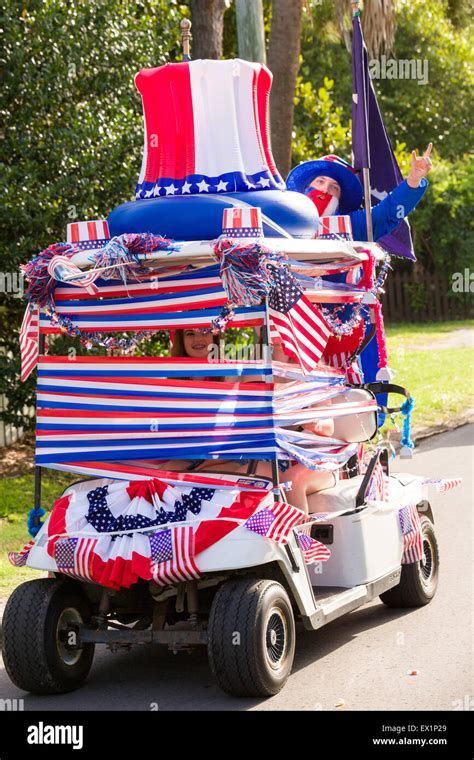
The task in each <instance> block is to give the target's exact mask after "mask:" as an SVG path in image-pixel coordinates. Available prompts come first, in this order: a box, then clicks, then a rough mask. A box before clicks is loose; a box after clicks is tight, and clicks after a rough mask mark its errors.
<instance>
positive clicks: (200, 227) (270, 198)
mask: <svg viewBox="0 0 474 760" xmlns="http://www.w3.org/2000/svg"><path fill="white" fill-rule="evenodd" d="M135 82H136V85H137V88H138V90H139V92H140V93H141V96H142V101H143V112H144V121H145V141H144V150H143V161H142V167H141V171H140V176H139V178H138V184H137V186H136V193H135V200H134V201H130V202H127V203H123V204H122V205H121V206H118V207H117V208H115V209H114V210H113V211H112V212H111V214H110V215H109V218H108V222H109V227H110V232H111V234H112V236H115V235H121V234H123V233H127V232H128V233H134V232H138V233H139V232H151V233H153V234H155V235H162V236H164V237H166V238H171V239H173V240H213V239H215V238H217V237H219V235H220V234H221V229H222V213H223V211H224V209H225V208H249V207H256V206H258V207H259V208H261V210H262V222H263V232H264V235H266V236H267V237H303V238H312V237H313V235H314V233H315V231H316V227H317V223H318V213H317V210H316V206H315V205H314V204H313V203H312V201H311V200H310V199H309V198H308V197H306V196H305V195H302V194H301V193H293V192H288V191H287V190H286V189H285V183H284V182H283V180H282V178H281V176H280V174H279V173H278V169H277V168H276V166H275V161H274V159H273V156H272V151H271V145H270V120H269V95H270V88H271V83H272V75H271V73H270V71H269V70H268V69H267V68H266V67H265V66H263V65H261V64H259V63H250V62H249V61H241V60H240V59H235V60H228V61H210V60H209V61H208V60H196V61H189V62H183V63H168V64H166V65H164V66H160V67H158V68H154V69H144V70H142V71H140V72H139V73H138V74H137V76H136V78H135Z"/></svg>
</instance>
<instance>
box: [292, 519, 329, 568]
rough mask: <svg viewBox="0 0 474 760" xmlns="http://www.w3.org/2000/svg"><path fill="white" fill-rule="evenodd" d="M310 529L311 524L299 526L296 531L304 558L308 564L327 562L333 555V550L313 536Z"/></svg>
mask: <svg viewBox="0 0 474 760" xmlns="http://www.w3.org/2000/svg"><path fill="white" fill-rule="evenodd" d="M310 531H311V525H308V526H303V527H302V528H299V529H298V531H297V533H296V538H297V540H298V545H299V547H300V549H301V553H302V555H303V559H304V561H305V563H306V564H307V565H311V564H313V563H314V562H325V561H326V560H328V559H329V557H330V556H331V550H330V549H328V547H327V546H326V545H325V544H323V543H321V541H317V540H316V539H315V538H312V537H311V536H310V535H309V533H310Z"/></svg>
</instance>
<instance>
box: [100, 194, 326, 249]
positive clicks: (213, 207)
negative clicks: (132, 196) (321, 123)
mask: <svg viewBox="0 0 474 760" xmlns="http://www.w3.org/2000/svg"><path fill="white" fill-rule="evenodd" d="M243 205H245V206H259V207H260V208H261V209H262V217H263V232H264V235H265V237H288V236H290V237H296V238H312V237H313V236H314V232H315V230H316V227H317V223H318V212H317V210H316V207H315V206H314V204H313V203H312V201H311V200H310V199H309V198H308V197H307V196H305V195H303V194H302V193H295V192H292V191H290V190H256V191H250V192H246V193H219V194H214V193H209V194H206V195H189V196H170V197H168V198H166V197H162V198H147V199H143V200H137V201H130V202H128V203H122V205H121V206H117V208H115V209H114V210H113V211H112V212H111V214H110V215H109V218H108V223H109V228H110V234H111V235H112V236H115V235H122V234H123V233H125V232H151V233H153V234H154V235H162V236H163V237H167V238H171V240H213V239H214V238H216V237H218V236H219V235H220V234H221V232H222V212H223V210H224V209H225V208H231V207H235V206H237V207H239V206H243Z"/></svg>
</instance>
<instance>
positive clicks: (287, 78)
mask: <svg viewBox="0 0 474 760" xmlns="http://www.w3.org/2000/svg"><path fill="white" fill-rule="evenodd" d="M272 8H273V10H272V26H271V31H270V42H269V45H268V67H269V68H270V70H271V72H272V73H273V77H274V79H273V87H272V94H271V100H270V108H271V124H272V150H273V155H274V157H275V161H276V164H277V167H278V169H279V171H280V173H281V174H282V175H283V176H284V177H285V176H286V175H287V174H288V172H289V170H290V168H291V137H292V131H293V112H294V97H295V87H296V77H297V74H298V68H299V55H300V35H301V17H302V13H303V0H273V6H272Z"/></svg>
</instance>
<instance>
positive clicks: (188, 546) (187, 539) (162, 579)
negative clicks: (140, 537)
mask: <svg viewBox="0 0 474 760" xmlns="http://www.w3.org/2000/svg"><path fill="white" fill-rule="evenodd" d="M150 548H151V561H152V566H151V572H152V577H153V580H154V581H155V583H158V584H159V585H160V586H166V585H168V584H172V583H179V582H181V581H190V580H193V579H195V578H199V576H200V572H199V569H198V567H197V565H196V562H195V561H194V533H193V529H192V527H190V526H188V525H182V526H177V527H176V528H170V529H169V530H161V531H159V532H158V533H154V534H153V535H152V536H151V538H150Z"/></svg>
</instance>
